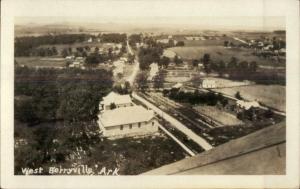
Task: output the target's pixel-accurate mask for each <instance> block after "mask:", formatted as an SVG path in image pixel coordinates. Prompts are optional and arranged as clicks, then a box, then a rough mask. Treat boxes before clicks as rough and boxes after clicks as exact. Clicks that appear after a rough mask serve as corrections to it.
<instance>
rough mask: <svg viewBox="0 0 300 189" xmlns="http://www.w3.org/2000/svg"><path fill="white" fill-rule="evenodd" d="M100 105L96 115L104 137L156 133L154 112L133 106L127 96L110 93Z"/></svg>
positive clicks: (156, 125)
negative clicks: (100, 108) (101, 107)
mask: <svg viewBox="0 0 300 189" xmlns="http://www.w3.org/2000/svg"><path fill="white" fill-rule="evenodd" d="M110 104H114V107H111V106H110ZM100 105H102V106H103V109H102V111H101V112H100V114H99V115H98V124H99V127H100V129H101V131H102V132H103V136H105V137H108V138H120V137H128V136H138V135H148V134H152V133H155V132H157V131H158V122H157V120H156V118H155V115H154V111H153V110H148V109H145V108H144V107H143V106H137V105H135V104H134V103H132V101H131V98H130V96H129V95H119V94H116V93H113V92H112V93H110V94H109V95H108V96H106V97H104V98H103V101H102V102H101V103H100Z"/></svg>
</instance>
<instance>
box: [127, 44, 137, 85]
mask: <svg viewBox="0 0 300 189" xmlns="http://www.w3.org/2000/svg"><path fill="white" fill-rule="evenodd" d="M127 49H128V52H129V53H130V54H134V53H133V52H132V49H131V47H130V45H129V43H128V40H127ZM134 64H135V65H134V67H133V70H132V73H131V75H130V76H129V77H128V78H127V79H126V81H128V82H129V83H130V86H132V85H133V82H134V80H135V77H136V76H137V73H138V72H139V69H140V63H139V62H138V61H137V57H135V59H134Z"/></svg>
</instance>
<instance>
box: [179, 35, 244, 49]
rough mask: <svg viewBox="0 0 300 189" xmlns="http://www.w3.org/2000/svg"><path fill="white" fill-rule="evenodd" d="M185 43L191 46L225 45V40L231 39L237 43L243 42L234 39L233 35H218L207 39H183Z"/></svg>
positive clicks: (230, 40)
mask: <svg viewBox="0 0 300 189" xmlns="http://www.w3.org/2000/svg"><path fill="white" fill-rule="evenodd" d="M183 41H184V45H185V46H187V47H189V46H223V45H224V41H229V42H232V43H234V44H235V45H239V44H241V42H240V41H237V40H235V39H233V38H232V37H217V38H214V39H206V40H186V39H185V40H183Z"/></svg>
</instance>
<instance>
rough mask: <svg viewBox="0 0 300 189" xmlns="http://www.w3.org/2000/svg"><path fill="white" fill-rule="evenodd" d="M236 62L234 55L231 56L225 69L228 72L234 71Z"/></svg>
mask: <svg viewBox="0 0 300 189" xmlns="http://www.w3.org/2000/svg"><path fill="white" fill-rule="evenodd" d="M237 62H238V59H237V58H236V57H234V56H233V57H231V60H230V61H229V63H228V65H227V69H228V71H229V72H231V73H234V72H235V71H236V69H237Z"/></svg>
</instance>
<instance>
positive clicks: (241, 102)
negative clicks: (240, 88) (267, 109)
mask: <svg viewBox="0 0 300 189" xmlns="http://www.w3.org/2000/svg"><path fill="white" fill-rule="evenodd" d="M236 104H237V105H238V106H240V107H241V108H244V109H246V110H249V109H250V108H251V107H254V108H257V107H259V103H258V102H257V101H250V102H247V101H244V100H238V101H236Z"/></svg>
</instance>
